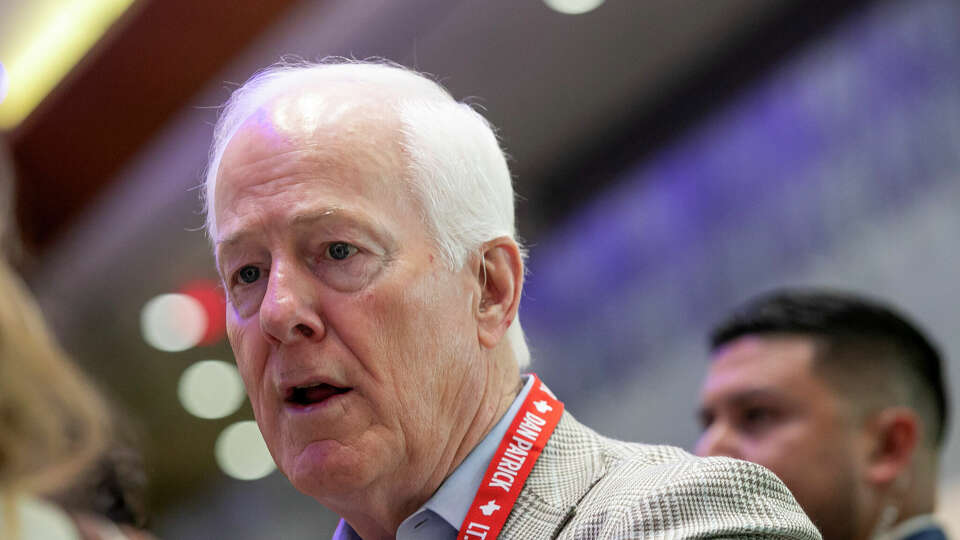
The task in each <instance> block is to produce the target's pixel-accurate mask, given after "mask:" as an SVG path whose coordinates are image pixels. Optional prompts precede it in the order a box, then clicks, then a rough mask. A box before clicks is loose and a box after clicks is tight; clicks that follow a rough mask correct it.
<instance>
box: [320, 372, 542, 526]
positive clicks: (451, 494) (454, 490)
mask: <svg viewBox="0 0 960 540" xmlns="http://www.w3.org/2000/svg"><path fill="white" fill-rule="evenodd" d="M523 379H524V381H525V382H524V385H523V388H522V389H521V390H520V393H519V394H518V395H517V397H516V399H514V400H513V404H511V405H510V408H509V409H507V412H506V413H505V414H504V415H503V418H501V419H500V421H499V422H497V424H496V425H495V426H493V429H491V430H490V433H488V434H487V436H486V437H484V438H483V440H482V441H480V444H478V445H477V446H476V447H475V448H474V449H473V451H472V452H470V453H469V454H468V455H467V458H466V459H465V460H463V463H461V464H460V466H459V467H457V470H455V471H453V474H451V475H450V476H448V477H447V479H446V480H444V482H443V484H441V485H440V487H439V488H438V489H437V491H436V493H434V494H433V496H432V497H430V499H429V500H427V502H425V503H424V504H423V506H421V507H420V508H419V509H418V510H417V511H416V512H414V513H413V514H412V515H411V516H410V517H408V518H407V519H405V520H403V523H401V524H400V528H399V529H397V540H456V538H457V533H458V532H459V529H460V525H461V524H462V523H463V520H464V519H465V518H466V517H467V512H468V511H469V510H470V503H472V502H473V497H474V495H476V493H477V489H479V488H480V482H482V481H483V475H484V473H486V472H487V466H488V465H489V464H490V461H491V460H492V459H493V455H494V454H495V453H496V452H497V447H499V446H500V441H501V440H503V436H504V435H505V434H506V433H507V429H509V428H510V423H511V422H512V421H513V417H514V416H516V415H517V411H519V410H520V406H521V405H522V404H523V400H524V399H526V397H527V394H529V393H530V388H532V386H533V377H530V376H529V375H524V376H523ZM333 540H361V538H360V536H359V535H358V534H357V533H356V532H355V531H354V530H353V528H352V527H350V525H348V524H347V522H346V521H344V520H342V519H341V520H340V525H339V526H338V527H337V531H336V532H335V533H333Z"/></svg>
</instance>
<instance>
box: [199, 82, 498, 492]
mask: <svg viewBox="0 0 960 540" xmlns="http://www.w3.org/2000/svg"><path fill="white" fill-rule="evenodd" d="M330 108H334V109H336V110H334V111H331V110H328V109H330ZM390 123H391V119H390V118H389V117H384V116H383V115H373V114H371V113H370V112H369V111H367V112H363V111H357V110H352V109H350V108H349V107H344V106H343V102H342V101H337V100H329V103H324V102H322V101H317V100H313V99H312V97H311V96H306V97H305V96H302V95H300V96H298V95H294V96H290V97H288V98H283V99H281V100H279V101H277V102H275V103H273V104H270V106H268V107H265V108H264V109H261V110H260V111H259V112H258V113H255V114H254V116H253V117H251V118H250V119H249V120H248V121H247V122H246V123H245V124H244V125H243V126H242V127H241V129H240V130H239V131H238V132H237V134H236V135H235V136H234V137H233V138H232V139H231V142H230V144H229V146H228V148H227V151H226V152H225V155H224V157H223V160H222V163H221V167H220V171H219V181H218V184H217V186H216V191H215V196H214V201H213V202H214V204H213V209H214V212H215V218H216V224H217V233H216V234H217V237H216V238H215V239H214V240H215V243H216V254H217V265H218V269H219V271H220V274H221V277H222V279H223V281H224V285H225V287H226V290H227V293H228V308H227V325H228V336H229V339H230V343H231V345H232V347H233V349H234V352H235V354H236V358H237V365H238V367H239V369H240V373H241V375H242V376H243V379H244V383H245V385H246V387H247V392H248V394H249V397H250V401H251V403H252V405H253V410H254V413H255V415H256V418H257V423H258V424H259V426H260V430H261V432H262V433H263V435H264V438H265V440H266V442H267V446H268V447H269V448H270V452H271V453H272V455H273V457H274V459H275V460H276V462H277V464H278V466H279V467H280V469H281V470H282V471H283V472H284V474H286V475H287V477H288V478H290V480H291V481H292V482H293V484H294V485H295V486H296V487H297V488H298V489H300V490H301V491H303V492H305V493H307V494H310V495H313V496H314V497H316V498H317V499H319V500H320V501H321V502H327V501H337V502H341V503H342V502H343V501H344V500H345V498H346V499H347V500H349V498H350V497H351V495H353V496H357V493H359V492H358V490H361V489H363V488H367V487H370V486H373V485H384V486H396V489H398V490H399V489H411V488H414V489H415V487H416V485H417V483H418V482H425V481H426V477H427V476H429V475H430V474H431V473H433V472H434V471H433V470H432V469H431V467H436V464H437V462H438V461H441V460H442V456H443V455H445V454H444V453H445V452H448V450H449V449H447V448H444V446H443V445H442V444H440V442H441V441H447V440H452V439H455V437H453V436H451V431H454V430H461V429H465V428H464V426H463V424H464V422H463V421H462V416H461V415H464V412H463V407H464V406H463V405H462V404H461V401H462V400H460V399H458V397H459V396H461V395H463V394H461V392H466V393H468V394H467V395H469V393H471V392H474V393H479V392H480V388H479V386H480V385H481V383H482V379H483V376H482V374H480V373H479V370H481V369H484V368H483V367H482V364H483V363H482V362H477V361H472V360H473V359H474V358H472V357H471V355H472V354H476V353H477V351H479V345H478V342H477V337H476V336H477V333H476V332H477V330H476V328H477V327H476V319H475V316H474V314H473V311H472V309H471V308H472V307H473V305H474V299H473V298H472V296H471V293H470V291H473V290H475V289H477V288H478V287H477V286H476V280H475V279H473V278H472V276H471V275H470V272H469V271H467V270H463V271H459V272H451V271H449V270H448V269H447V268H446V267H445V266H444V264H443V263H442V262H441V260H440V259H439V257H437V256H436V254H435V252H434V249H433V244H432V242H431V241H430V239H429V237H428V234H427V231H426V230H425V228H424V226H423V224H422V222H421V213H420V211H419V208H418V206H417V205H416V204H414V203H413V202H412V201H411V198H410V196H409V195H408V194H407V189H406V187H405V184H404V180H403V179H402V178H401V175H402V171H403V161H402V159H403V158H402V152H401V148H400V146H399V142H398V141H397V140H396V135H395V133H396V132H395V131H394V129H393V128H392V127H391V125H390ZM424 469H426V470H424ZM378 483H379V484H378ZM329 505H330V504H328V506H329Z"/></svg>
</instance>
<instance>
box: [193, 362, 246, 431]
mask: <svg viewBox="0 0 960 540" xmlns="http://www.w3.org/2000/svg"><path fill="white" fill-rule="evenodd" d="M177 395H178V396H179V397H180V404H181V405H183V408H184V409H186V410H187V412H188V413H190V414H192V415H194V416H197V417H199V418H207V419H213V418H223V417H225V416H230V415H231V414H233V413H235V412H237V409H239V408H240V405H242V404H243V399H244V396H245V394H244V390H243V381H242V380H241V379H240V373H239V372H237V368H236V367H235V366H234V365H233V364H228V363H227V362H223V361H221V360H203V361H200V362H197V363H195V364H193V365H191V366H190V367H188V368H187V369H185V370H184V371H183V374H182V375H180V384H179V385H178V387H177Z"/></svg>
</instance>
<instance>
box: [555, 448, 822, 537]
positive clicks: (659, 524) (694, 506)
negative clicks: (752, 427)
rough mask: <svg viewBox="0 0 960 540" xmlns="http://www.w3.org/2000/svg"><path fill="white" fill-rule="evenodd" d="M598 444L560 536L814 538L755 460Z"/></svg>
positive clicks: (779, 484) (781, 489)
mask: <svg viewBox="0 0 960 540" xmlns="http://www.w3.org/2000/svg"><path fill="white" fill-rule="evenodd" d="M604 439H605V438H604ZM605 443H606V444H604V450H603V455H604V461H605V464H606V467H605V469H606V474H604V475H603V477H602V478H600V479H599V480H598V481H597V482H596V483H595V484H594V486H593V487H592V488H591V489H590V491H589V493H588V494H587V495H586V496H585V497H584V498H583V500H582V501H581V503H580V504H579V505H578V508H577V511H576V517H575V518H573V519H572V520H571V522H570V526H569V527H568V529H569V532H570V533H571V534H570V535H569V536H568V535H566V534H564V535H561V538H567V537H569V538H627V537H637V536H645V535H646V534H659V533H670V534H672V535H677V536H674V537H676V538H687V537H691V538H692V537H697V538H704V537H706V538H724V537H732V536H736V537H758V538H759V537H764V538H796V539H810V540H813V539H818V538H820V535H819V533H818V532H817V530H816V528H815V527H814V526H813V524H812V523H811V522H810V520H809V519H808V518H807V516H806V515H805V514H804V513H803V511H802V510H801V509H800V507H799V506H798V505H797V503H796V501H795V500H794V498H793V496H792V495H791V494H790V492H789V491H788V490H787V488H786V487H785V486H784V485H783V483H782V482H781V481H780V480H779V479H778V478H777V477H776V476H774V474H773V473H771V472H770V471H768V470H767V469H765V468H763V467H761V466H759V465H756V464H753V463H747V462H745V461H739V460H735V459H730V458H698V457H695V456H693V455H691V454H689V453H688V452H685V451H684V450H681V449H679V448H676V447H672V446H663V445H647V444H639V443H627V442H623V441H616V440H613V439H605ZM564 532H565V533H566V532H567V531H566V530H565V531H564ZM581 533H588V534H585V535H584V534H581Z"/></svg>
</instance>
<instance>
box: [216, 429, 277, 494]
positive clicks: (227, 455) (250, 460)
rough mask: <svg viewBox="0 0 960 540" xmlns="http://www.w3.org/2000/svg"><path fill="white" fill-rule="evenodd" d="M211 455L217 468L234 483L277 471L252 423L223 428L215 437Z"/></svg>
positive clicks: (258, 432) (258, 431) (257, 430)
mask: <svg viewBox="0 0 960 540" xmlns="http://www.w3.org/2000/svg"><path fill="white" fill-rule="evenodd" d="M214 454H215V455H216V458H217V465H219V466H220V469H221V470H223V472H224V473H226V474H227V476H231V477H233V478H236V479H238V480H257V479H260V478H263V477H264V476H266V475H268V474H270V473H271V472H273V470H274V469H276V468H277V466H276V465H274V463H273V458H272V457H270V452H269V451H268V450H267V444H266V443H265V442H263V436H262V435H260V429H258V428H257V423H256V422H254V421H253V420H245V421H243V422H237V423H235V424H231V425H229V426H227V428H226V429H224V430H223V432H222V433H220V436H219V437H217V444H216V446H215V448H214Z"/></svg>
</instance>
